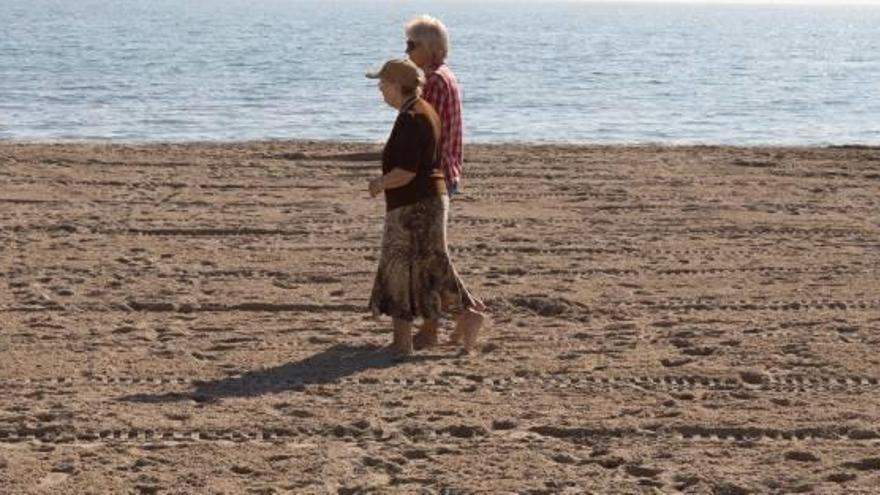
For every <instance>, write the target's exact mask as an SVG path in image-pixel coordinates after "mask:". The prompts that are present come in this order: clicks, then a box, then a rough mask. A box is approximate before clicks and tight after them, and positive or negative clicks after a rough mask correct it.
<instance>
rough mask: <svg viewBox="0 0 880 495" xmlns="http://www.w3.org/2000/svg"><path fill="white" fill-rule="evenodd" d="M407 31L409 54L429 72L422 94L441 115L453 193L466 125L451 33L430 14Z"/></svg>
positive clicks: (442, 157)
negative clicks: (451, 52) (448, 59)
mask: <svg viewBox="0 0 880 495" xmlns="http://www.w3.org/2000/svg"><path fill="white" fill-rule="evenodd" d="M404 32H405V34H406V54H407V55H408V56H409V59H410V60H411V61H412V62H413V63H414V64H416V65H418V66H419V67H420V68H421V69H422V70H423V71H424V72H425V78H426V80H425V87H424V90H423V92H422V98H423V99H424V100H425V101H427V102H428V103H430V104H431V106H432V107H434V109H435V110H436V111H437V113H438V114H439V115H440V122H441V125H442V133H441V136H440V164H441V167H442V170H443V173H444V174H445V175H446V189H447V191H448V193H449V196H450V197H451V196H452V195H453V194H455V193H456V192H458V189H459V185H460V182H461V165H462V159H461V156H462V151H461V150H462V145H461V135H462V125H461V89H460V88H459V86H458V80H457V79H456V78H455V74H453V73H452V70H450V69H449V66H448V65H446V57H447V55H448V54H449V33H448V32H447V31H446V26H444V25H443V23H442V22H440V20H439V19H436V18H434V17H431V16H427V15H423V16H419V17H415V18H413V19H411V20H410V21H409V22H408V23H407V24H406V28H405V31H404Z"/></svg>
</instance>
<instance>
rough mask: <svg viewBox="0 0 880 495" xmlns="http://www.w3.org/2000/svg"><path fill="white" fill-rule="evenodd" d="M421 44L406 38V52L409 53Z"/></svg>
mask: <svg viewBox="0 0 880 495" xmlns="http://www.w3.org/2000/svg"><path fill="white" fill-rule="evenodd" d="M418 46H419V44H418V43H417V42H415V41H413V40H406V53H409V52H411V51H413V50H415V49H416V48H418Z"/></svg>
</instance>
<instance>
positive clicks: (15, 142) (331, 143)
mask: <svg viewBox="0 0 880 495" xmlns="http://www.w3.org/2000/svg"><path fill="white" fill-rule="evenodd" d="M383 144H384V140H383V141H347V140H339V139H326V140H325V139H255V140H242V141H220V140H218V141H211V140H205V141H198V140H196V141H115V140H111V139H106V140H105V139H93V140H92V139H72V140H64V139H58V140H52V139H49V140H25V139H3V138H0V147H9V146H46V147H59V146H70V147H76V146H83V147H87V146H106V147H113V148H115V147H130V148H149V147H168V146H174V147H187V148H191V147H200V146H203V147H211V148H218V147H219V148H223V147H231V148H235V147H265V146H278V145H290V146H309V147H331V148H332V147H381V146H382V145H383ZM502 147H513V148H518V149H524V148H548V149H551V148H565V149H578V148H582V149H705V148H711V149H742V150H755V149H778V150H819V149H829V150H835V149H836V150H880V143H878V144H867V143H827V144H784V143H757V144H726V143H688V142H684V143H674V142H673V143H664V142H648V141H646V142H633V143H626V142H619V143H602V142H596V143H590V142H572V143H565V142H526V141H510V142H497V143H496V142H465V143H464V149H465V150H467V149H478V148H487V149H492V148H502Z"/></svg>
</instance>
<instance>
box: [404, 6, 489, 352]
mask: <svg viewBox="0 0 880 495" xmlns="http://www.w3.org/2000/svg"><path fill="white" fill-rule="evenodd" d="M404 32H405V34H406V54H407V55H408V56H409V59H410V61H412V62H413V63H414V64H416V65H417V66H419V68H421V69H422V71H424V73H425V86H424V89H423V91H422V99H424V100H425V101H427V102H428V103H430V104H431V106H432V107H434V110H435V111H436V112H437V114H438V115H439V116H440V125H441V133H440V143H439V147H438V150H439V153H438V154H439V159H440V169H441V170H443V175H444V177H445V179H446V191H447V194H448V195H449V197H450V198H451V197H452V195H453V194H455V193H457V192H458V190H459V186H460V184H461V165H462V159H461V157H462V144H461V135H462V126H461V89H460V88H459V86H458V79H456V78H455V74H453V73H452V70H450V68H449V66H448V65H446V56H447V55H448V54H449V33H448V32H447V31H446V26H444V25H443V23H442V22H440V20H439V19H436V18H434V17H431V16H428V15H423V16H419V17H415V18H413V19H411V20H410V21H409V22H408V23H407V24H406V28H405V29H404ZM485 310H486V306H485V305H484V304H483V302H482V301H480V300H479V299H475V308H474V312H475V314H479V315H480V316H481V317H483V316H484V315H483V314H482V312H483V311H485ZM439 327H440V322H439V320H436V319H426V320H425V321H424V324H423V325H422V326H421V327H419V332H418V333H417V334H416V335H415V336H414V337H413V346H414V347H415V349H423V348H426V347H431V346H434V345H437V343H438V341H439V337H438V330H439ZM466 338H467V336H466V335H465V334H464V333H463V332H461V331H460V327H459V328H457V329H456V331H455V332H453V333H452V335H451V340H452V342H454V343H462V342H463V341H464V340H466ZM475 340H476V334H475V333H474V335H473V336H472V338H471V342H470V343H471V344H473V341H475Z"/></svg>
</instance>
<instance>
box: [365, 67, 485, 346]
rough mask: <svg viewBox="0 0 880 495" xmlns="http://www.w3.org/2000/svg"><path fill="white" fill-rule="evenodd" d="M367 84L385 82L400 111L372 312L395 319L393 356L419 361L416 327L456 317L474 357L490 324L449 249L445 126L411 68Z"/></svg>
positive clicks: (374, 190)
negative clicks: (442, 156)
mask: <svg viewBox="0 0 880 495" xmlns="http://www.w3.org/2000/svg"><path fill="white" fill-rule="evenodd" d="M367 77H373V78H378V79H379V88H380V89H381V91H382V96H383V98H384V99H385V102H386V103H387V104H388V105H390V106H391V107H393V108H395V109H397V110H398V114H397V119H396V121H395V122H394V128H393V129H392V130H391V134H390V136H389V137H388V141H387V142H386V143H385V149H384V150H383V152H382V175H381V176H379V177H376V178H375V179H372V180H370V182H369V191H370V194H371V195H372V196H373V197H375V196H378V195H379V194H380V193H383V192H384V196H385V205H386V212H385V229H384V233H383V237H382V252H381V255H380V259H379V269H378V273H377V274H376V279H375V282H374V284H373V291H372V294H371V296H370V308H371V310H372V311H373V314H374V315H379V314H385V315H388V316H391V318H392V324H393V327H394V341H393V343H392V344H391V347H390V350H391V351H392V352H393V353H395V354H397V355H400V356H408V355H410V354H412V353H413V350H414V346H413V337H412V324H413V320H414V319H416V318H423V319H424V320H425V322H426V324H427V323H429V322H430V323H431V324H434V325H436V322H438V321H439V318H440V316H441V315H442V314H443V313H454V314H455V315H456V330H455V332H454V336H455V337H456V338H457V339H458V340H459V341H460V343H463V344H464V347H465V349H466V350H467V349H470V348H471V347H472V346H473V344H474V342H475V341H476V337H477V333H478V332H479V329H480V327H481V326H482V324H483V320H484V316H483V314H482V313H481V312H480V311H479V309H481V308H482V307H483V305H482V303H481V302H480V301H479V300H478V299H476V298H475V297H474V296H473V295H471V293H470V292H469V291H468V290H467V288H466V287H465V285H464V283H463V282H462V280H461V278H460V277H459V275H458V273H457V272H456V270H455V267H454V266H453V264H452V261H451V260H450V258H449V251H448V248H447V245H446V219H447V214H448V209H449V197H448V195H447V191H446V180H445V177H444V175H443V170H442V168H440V166H439V163H438V160H437V142H438V140H439V138H440V135H441V130H440V127H441V123H440V118H439V116H438V115H437V112H436V111H434V109H433V108H432V107H431V105H429V104H428V103H427V102H425V100H423V99H422V98H421V97H420V94H421V89H422V85H423V84H424V78H423V76H422V73H421V71H420V70H419V69H418V67H416V66H415V64H413V63H412V62H411V61H408V60H389V61H388V62H386V63H385V64H384V65H383V66H382V68H381V70H379V71H378V72H376V73H373V74H367ZM434 343H436V341H435V342H428V343H423V344H425V345H430V344H434ZM425 345H423V346H425Z"/></svg>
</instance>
